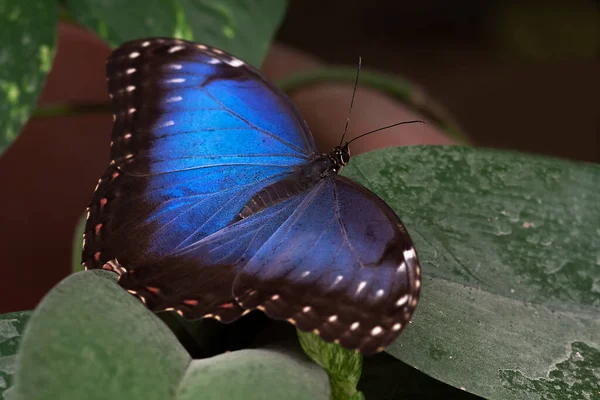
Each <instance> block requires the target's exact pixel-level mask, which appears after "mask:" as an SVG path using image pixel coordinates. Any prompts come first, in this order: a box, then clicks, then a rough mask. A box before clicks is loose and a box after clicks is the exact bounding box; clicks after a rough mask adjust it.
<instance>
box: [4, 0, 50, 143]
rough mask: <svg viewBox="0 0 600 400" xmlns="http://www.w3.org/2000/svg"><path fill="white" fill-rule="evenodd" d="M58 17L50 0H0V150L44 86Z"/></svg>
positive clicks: (32, 105)
mask: <svg viewBox="0 0 600 400" xmlns="http://www.w3.org/2000/svg"><path fill="white" fill-rule="evenodd" d="M57 20H58V13H57V8H56V3H55V2H53V1H47V0H31V1H28V2H27V3H24V2H22V1H20V0H2V1H0V38H1V39H0V153H2V152H3V151H4V150H6V148H7V147H8V146H9V145H10V143H12V141H13V140H15V139H16V138H17V135H18V134H19V132H20V131H21V129H22V128H23V125H24V124H25V122H26V121H27V118H28V117H29V115H30V114H31V111H32V110H33V108H34V107H35V103H36V101H37V99H38V97H39V95H40V93H41V91H42V88H43V87H44V82H45V80H46V75H47V74H48V72H49V71H50V67H51V66H52V60H53V58H54V52H55V48H56V24H57Z"/></svg>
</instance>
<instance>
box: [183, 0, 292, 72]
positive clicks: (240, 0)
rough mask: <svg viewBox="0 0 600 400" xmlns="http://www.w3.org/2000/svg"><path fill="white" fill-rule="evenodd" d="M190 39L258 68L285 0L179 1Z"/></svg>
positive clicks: (285, 3)
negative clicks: (224, 51)
mask: <svg viewBox="0 0 600 400" xmlns="http://www.w3.org/2000/svg"><path fill="white" fill-rule="evenodd" d="M179 2H180V3H181V5H182V6H183V10H184V13H185V16H186V18H187V20H188V21H189V25H190V26H191V29H192V33H193V38H194V40H197V41H199V42H202V43H206V44H208V45H210V46H214V47H218V48H220V49H223V50H227V51H228V52H230V53H232V54H234V55H236V56H238V57H240V58H242V59H244V61H247V62H249V63H250V64H252V65H254V66H256V67H260V65H261V63H262V60H263V58H264V57H265V55H266V54H267V50H268V49H269V46H270V44H271V40H272V38H273V36H274V34H275V32H276V31H277V28H278V27H279V23H280V21H281V20H282V19H283V16H284V15H285V10H286V6H287V1H286V0H179Z"/></svg>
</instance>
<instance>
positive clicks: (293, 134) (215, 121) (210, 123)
mask: <svg viewBox="0 0 600 400" xmlns="http://www.w3.org/2000/svg"><path fill="white" fill-rule="evenodd" d="M107 82H108V91H109V94H110V97H111V104H112V108H113V115H114V125H113V132H112V137H111V139H112V141H111V165H110V167H109V168H108V170H107V171H106V173H105V174H104V175H103V177H102V178H101V179H100V181H99V184H98V186H97V188H96V191H95V193H94V196H93V199H92V202H91V204H90V207H89V213H88V220H87V224H86V231H85V234H84V247H83V263H84V265H85V266H86V268H102V267H103V266H105V264H106V263H107V262H108V261H111V262H112V264H110V265H112V267H111V268H112V269H114V270H115V271H117V272H119V273H121V274H122V273H124V272H126V271H129V270H134V269H138V268H140V270H139V271H138V272H137V273H138V275H139V276H140V282H142V281H144V279H142V278H143V277H146V278H147V277H155V276H156V275H157V273H150V272H149V271H151V270H153V271H156V269H157V268H164V269H167V268H169V267H170V266H171V265H162V264H160V261H159V260H163V259H169V261H170V262H175V264H178V262H181V263H180V264H181V266H180V267H179V268H181V270H180V272H181V271H188V272H189V271H191V267H190V265H189V264H188V263H187V261H188V260H187V259H177V261H174V260H173V259H172V258H171V255H172V254H173V253H175V252H177V250H178V249H180V248H184V247H186V246H188V245H190V244H192V243H195V242H197V241H199V240H201V239H202V238H204V237H206V236H208V235H210V234H212V233H214V232H217V231H219V230H220V229H222V228H223V227H225V226H227V225H228V224H229V223H230V222H231V221H232V220H233V219H234V217H235V216H236V215H237V213H239V211H240V210H241V209H242V207H243V206H244V205H245V204H246V203H247V201H248V200H249V199H250V198H251V197H252V195H253V194H255V193H256V192H257V191H259V190H260V189H261V188H263V187H265V186H267V185H269V184H272V183H273V182H276V181H277V180H279V179H281V178H282V177H284V176H286V175H288V174H290V173H291V172H293V171H294V170H295V168H296V167H297V166H299V165H303V164H305V163H306V162H307V160H308V159H309V157H310V156H311V155H312V154H313V153H314V142H313V139H312V136H311V135H310V132H309V130H308V128H307V127H306V124H305V122H304V121H303V119H302V118H301V117H300V116H299V114H298V112H297V111H296V110H295V109H294V107H293V106H292V105H291V104H290V103H289V101H288V100H287V98H286V97H285V95H284V94H283V93H282V92H281V91H280V90H279V89H277V88H276V87H274V86H273V85H272V84H270V83H269V82H268V81H266V80H265V79H264V78H263V77H262V75H261V74H260V73H259V72H258V71H257V70H255V69H254V68H252V67H251V66H249V65H248V64H246V63H244V62H243V61H241V60H239V59H237V58H235V57H233V56H231V55H229V54H227V53H224V52H222V51H220V50H217V49H213V48H210V47H207V46H204V45H198V44H195V43H190V42H186V41H182V40H175V39H160V38H157V39H148V40H138V41H133V42H129V43H127V44H125V45H123V46H121V47H120V48H119V49H117V50H115V51H114V52H113V54H112V55H111V57H110V58H109V60H108V63H107ZM115 260H116V261H115ZM110 265H109V266H110ZM178 265H179V264H178ZM142 266H143V267H144V268H147V269H146V270H145V271H142V270H141V267H142ZM219 271H220V272H219ZM188 272H185V273H183V274H182V275H183V276H188V275H187V274H188ZM161 273H165V272H164V271H162V272H161ZM189 273H191V272H189ZM231 273H232V271H229V270H227V269H226V268H222V269H216V270H214V269H211V270H210V271H208V270H207V271H205V272H201V275H202V276H203V277H204V276H209V275H210V276H211V277H212V278H213V279H214V282H213V283H214V285H217V283H219V285H220V286H222V288H221V289H219V290H217V289H215V288H214V287H212V286H211V287H210V290H211V293H216V292H218V293H220V294H219V296H217V297H219V300H215V302H216V303H218V302H220V301H221V300H222V298H225V297H227V300H223V301H225V303H227V302H228V301H229V299H230V298H231V290H230V289H231V280H232V276H231ZM196 274H198V272H197V271H196ZM169 282H174V281H173V280H170V281H169ZM202 282H206V280H204V281H202ZM188 283H189V282H188ZM226 283H229V286H228V287H226ZM174 285H175V284H174ZM214 285H213V286H214ZM175 286H177V285H175ZM196 286H198V288H197V289H198V292H199V293H203V290H207V287H203V286H202V284H197V285H196ZM217 286H218V285H217ZM150 288H152V289H153V290H161V289H160V288H157V287H154V286H150ZM175 289H176V287H174V288H173V290H175ZM192 289H193V288H190V290H192ZM130 290H132V291H135V289H130ZM165 290H166V289H165ZM184 292H185V291H184ZM187 300H190V301H189V303H190V304H193V301H192V300H194V299H190V298H188V299H187ZM199 300H202V301H199ZM204 300H205V299H196V301H199V303H202V304H204ZM199 307H200V308H202V307H201V306H199ZM204 308H207V309H208V308H210V307H204Z"/></svg>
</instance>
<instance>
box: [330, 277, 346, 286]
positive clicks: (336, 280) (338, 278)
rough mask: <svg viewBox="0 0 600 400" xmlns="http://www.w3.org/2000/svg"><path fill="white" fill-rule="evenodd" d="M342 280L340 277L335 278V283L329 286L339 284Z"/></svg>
mask: <svg viewBox="0 0 600 400" xmlns="http://www.w3.org/2000/svg"><path fill="white" fill-rule="evenodd" d="M342 279H344V277H343V276H342V275H338V276H336V277H335V281H334V282H333V285H331V286H335V285H337V284H338V283H340V282H341V281H342Z"/></svg>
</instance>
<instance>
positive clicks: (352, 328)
mask: <svg viewBox="0 0 600 400" xmlns="http://www.w3.org/2000/svg"><path fill="white" fill-rule="evenodd" d="M359 326H360V322H358V321H356V322H354V323H353V324H352V325H350V330H351V331H355V330H357V329H358V327H359Z"/></svg>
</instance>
